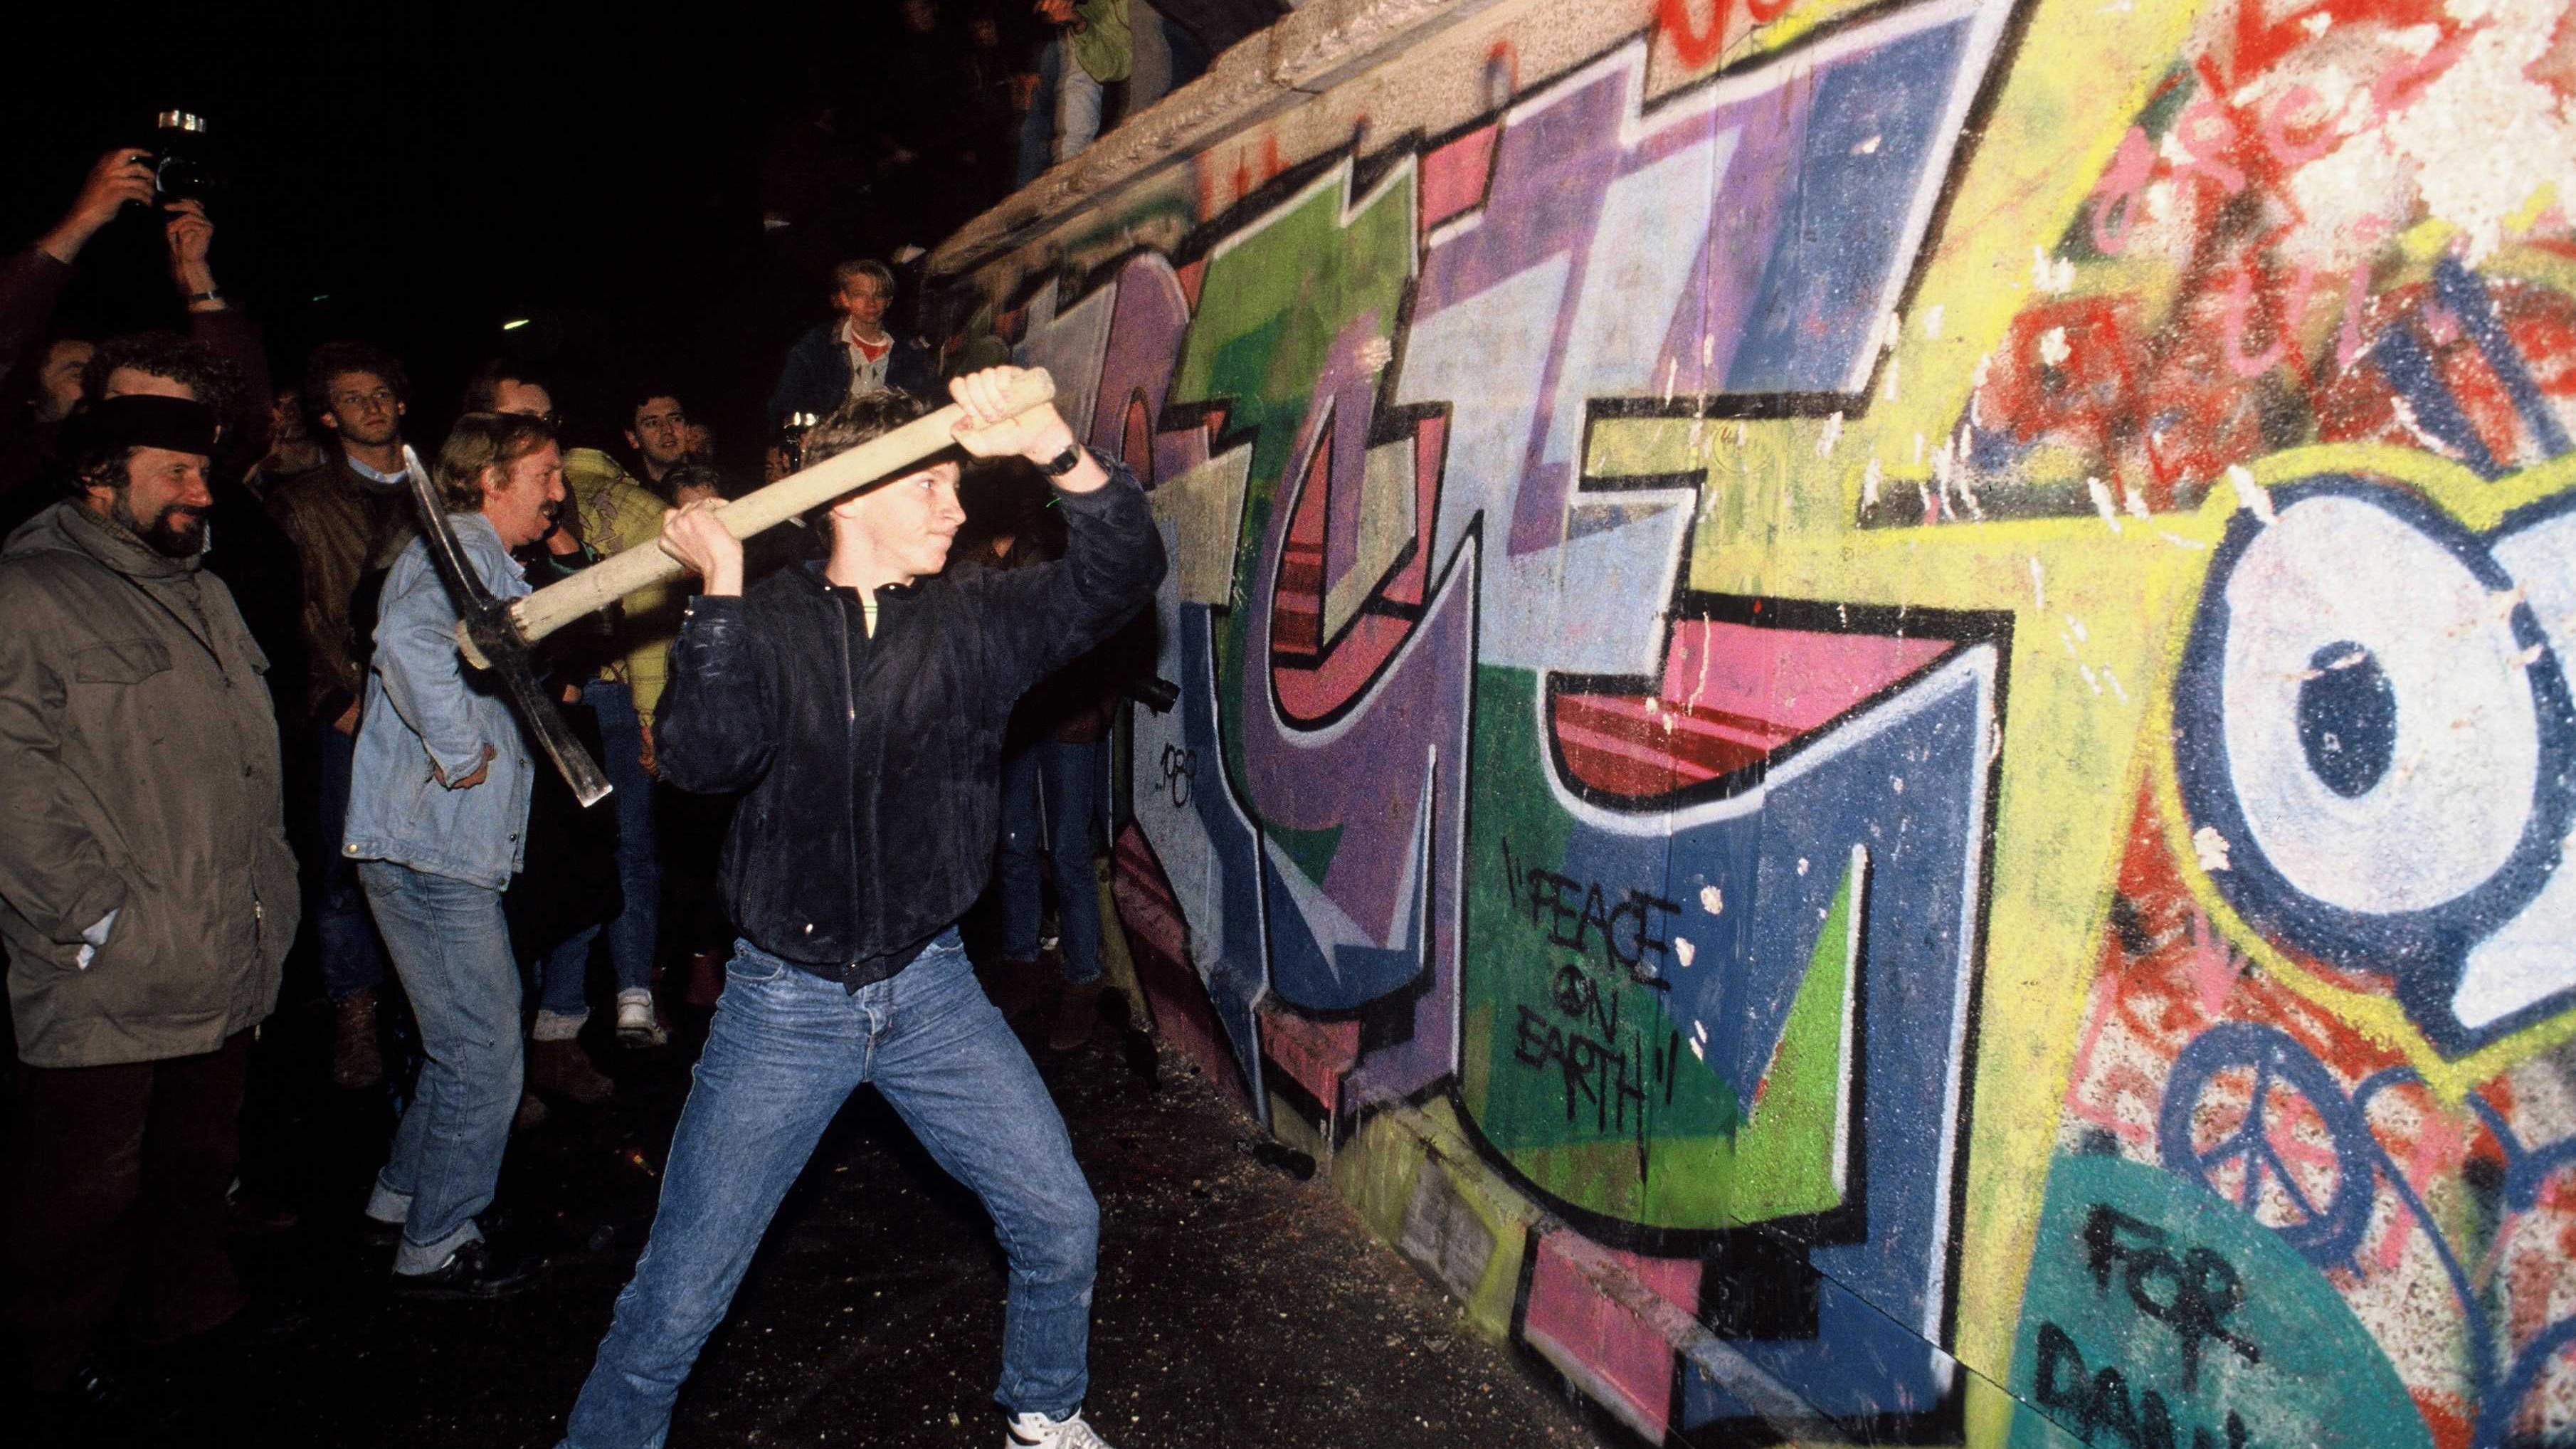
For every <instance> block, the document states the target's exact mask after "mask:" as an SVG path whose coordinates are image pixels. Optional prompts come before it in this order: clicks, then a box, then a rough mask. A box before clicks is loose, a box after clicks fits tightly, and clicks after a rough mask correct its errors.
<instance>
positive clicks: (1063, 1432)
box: [1002, 1409, 1114, 1449]
mask: <svg viewBox="0 0 2576 1449" xmlns="http://www.w3.org/2000/svg"><path fill="white" fill-rule="evenodd" d="M1002 1449H1114V1446H1112V1445H1111V1444H1110V1442H1109V1441H1108V1440H1106V1439H1103V1438H1101V1437H1100V1435H1099V1433H1098V1431H1096V1430H1094V1429H1093V1428H1092V1427H1091V1426H1090V1425H1089V1424H1086V1423H1084V1422H1082V1411H1081V1410H1080V1409H1076V1410H1074V1411H1073V1412H1072V1413H1071V1414H1069V1415H1067V1416H1065V1417H1064V1418H1061V1419H1050V1418H1048V1417H1047V1416H1046V1415H1044V1414H1013V1415H1012V1416H1011V1423H1010V1431H1009V1436H1008V1437H1007V1438H1005V1439H1003V1441H1002Z"/></svg>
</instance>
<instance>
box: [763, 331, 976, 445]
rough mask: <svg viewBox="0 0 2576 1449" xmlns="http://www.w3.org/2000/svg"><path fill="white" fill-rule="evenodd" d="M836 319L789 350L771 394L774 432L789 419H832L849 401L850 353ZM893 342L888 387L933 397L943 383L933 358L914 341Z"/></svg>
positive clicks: (888, 360) (899, 337) (800, 340)
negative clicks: (810, 416)
mask: <svg viewBox="0 0 2576 1449" xmlns="http://www.w3.org/2000/svg"><path fill="white" fill-rule="evenodd" d="M844 325H845V324H844V323H843V321H842V320H841V319H840V318H838V317H835V318H833V319H832V320H831V321H829V322H821V323H817V324H815V326H814V327H812V328H811V329H810V330H808V331H807V332H806V334H805V335H804V336H802V337H799V338H797V339H796V345H795V346H793V347H791V348H788V349H787V365H786V366H785V367H782V368H780V369H779V370H778V386H776V387H774V388H771V389H770V390H769V421H770V423H771V424H772V425H773V426H775V425H776V424H777V423H778V422H779V420H780V419H782V418H785V417H786V416H787V415H788V414H789V413H816V414H822V413H828V412H830V411H832V410H833V409H834V408H837V407H839V406H840V405H841V404H842V403H843V402H845V401H847V400H848V398H849V396H850V350H849V349H848V348H847V347H844V346H842V345H841V328H842V327H843V326H844ZM887 335H888V336H890V337H894V356H892V357H890V358H887V359H886V386H888V387H891V388H896V389H899V390H901V391H904V392H908V393H911V394H912V395H913V396H915V397H930V396H933V390H934V389H935V388H936V387H937V386H938V384H939V379H938V378H937V377H936V376H934V375H933V374H932V373H931V370H930V354H929V353H928V352H927V351H925V350H923V348H922V345H921V344H920V343H918V342H915V341H913V340H912V339H911V338H909V337H903V336H898V335H896V334H895V333H893V332H892V331H891V330H889V331H888V333H887Z"/></svg>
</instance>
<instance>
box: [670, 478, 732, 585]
mask: <svg viewBox="0 0 2576 1449" xmlns="http://www.w3.org/2000/svg"><path fill="white" fill-rule="evenodd" d="M723 506H724V501H723V500H722V499H717V498H701V499H699V500H698V501H697V502H695V503H692V504H690V505H688V506H687V507H685V508H674V509H672V510H671V511H670V512H668V513H665V514H663V515H662V552H664V553H667V554H669V555H670V556H671V557H673V558H675V559H678V560H679V561H680V565H681V567H683V568H685V569H687V570H688V571H689V572H691V573H693V574H696V575H697V576H698V578H699V580H700V584H701V586H700V588H699V589H698V592H699V593H700V594H702V595H707V596H722V595H727V594H739V593H741V592H742V540H741V539H738V538H736V537H734V536H733V531H732V530H731V529H728V528H726V527H725V526H724V523H723V521H722V520H720V519H718V518H717V517H716V510H717V509H719V508H722V507H723Z"/></svg>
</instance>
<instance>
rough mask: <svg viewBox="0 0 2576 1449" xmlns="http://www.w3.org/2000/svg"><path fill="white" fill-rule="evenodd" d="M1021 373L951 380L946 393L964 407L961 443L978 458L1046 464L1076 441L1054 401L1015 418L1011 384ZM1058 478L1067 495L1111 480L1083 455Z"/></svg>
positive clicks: (1002, 370) (990, 372)
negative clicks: (1015, 458)
mask: <svg viewBox="0 0 2576 1449" xmlns="http://www.w3.org/2000/svg"><path fill="white" fill-rule="evenodd" d="M1020 372H1021V369H1019V368H1016V367H988V368H985V369H984V370H983V371H981V372H970V373H966V374H965V375H963V376H960V377H954V378H950V379H949V381H948V395H949V396H950V397H953V398H955V399H956V400H957V406H959V407H960V408H963V409H965V411H966V416H965V417H964V418H962V419H960V420H959V422H958V424H957V446H959V447H961V448H964V449H965V450H966V451H967V452H969V453H972V454H974V455H975V456H977V457H979V458H1005V457H1019V458H1026V459H1028V460H1029V461H1030V462H1032V463H1039V464H1045V463H1051V462H1053V461H1055V460H1056V459H1057V458H1058V457H1060V456H1062V455H1063V453H1064V450H1065V449H1067V448H1070V447H1072V446H1073V445H1074V436H1073V429H1072V428H1071V427H1070V426H1068V425H1067V424H1066V423H1065V420H1064V415H1063V414H1061V413H1059V412H1057V411H1056V410H1055V404H1054V403H1051V402H1050V403H1044V404H1041V405H1040V406H1037V407H1033V408H1031V409H1029V410H1028V411H1027V412H1024V413H1021V414H1020V415H1019V416H1017V417H1013V416H1011V400H1010V399H1011V384H1012V382H1013V381H1014V380H1016V379H1017V378H1018V377H1019V376H1020ZM1054 481H1055V486H1056V487H1058V488H1061V489H1063V490H1064V491H1066V492H1067V493H1088V492H1090V491H1091V490H1092V489H1094V488H1097V487H1099V486H1100V485H1101V484H1103V483H1105V482H1107V481H1109V475H1108V474H1107V473H1104V472H1102V471H1101V468H1100V465H1099V464H1098V463H1096V462H1094V461H1092V458H1091V455H1090V454H1088V453H1085V454H1083V455H1082V456H1081V459H1080V460H1079V461H1078V462H1076V463H1075V465H1074V469H1073V471H1072V472H1070V473H1067V474H1065V475H1063V476H1062V477H1059V478H1056V479H1055V480H1054Z"/></svg>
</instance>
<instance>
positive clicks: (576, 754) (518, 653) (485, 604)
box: [403, 444, 610, 806]
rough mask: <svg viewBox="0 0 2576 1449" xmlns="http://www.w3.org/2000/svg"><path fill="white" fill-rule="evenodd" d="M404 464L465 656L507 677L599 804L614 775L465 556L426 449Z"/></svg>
mask: <svg viewBox="0 0 2576 1449" xmlns="http://www.w3.org/2000/svg"><path fill="white" fill-rule="evenodd" d="M403 467H404V468H405V469H406V470H407V471H408V472H409V474H410V477H411V501H412V508H413V510H414V511H415V512H417V513H418V514H419V515H420V533H421V537H422V538H424V539H426V540H428V543H429V559H430V562H431V563H432V564H435V565H436V566H437V568H438V577H439V579H440V580H441V581H442V582H444V583H445V584H446V585H447V597H448V598H449V599H450V600H452V601H454V603H455V605H456V621H457V623H456V637H457V641H458V643H459V645H460V646H461V647H463V649H464V653H465V656H466V658H467V659H468V660H470V661H471V662H472V663H474V664H475V665H476V666H478V667H480V668H483V669H488V670H490V671H492V672H493V673H494V674H497V675H499V676H501V683H502V684H503V686H504V687H506V688H507V689H508V690H509V691H510V699H511V702H512V703H514V704H516V705H517V706H518V707H519V721H520V723H522V724H523V725H525V726H526V727H527V730H528V733H529V734H531V735H534V736H535V737H536V740H537V745H538V747H539V748H540V749H543V750H544V751H545V752H546V758H547V759H549V760H552V761H554V766H555V769H556V770H557V771H559V772H561V773H562V775H563V778H564V783H565V784H567V785H570V786H571V787H572V793H573V797H574V798H575V799H577V800H579V801H580V802H581V803H582V804H583V805H585V806H588V805H595V804H597V803H598V802H599V801H600V800H601V799H603V798H604V797H606V796H607V794H608V791H609V788H610V787H609V784H608V777H607V776H606V775H603V774H601V773H600V770H599V762H598V761H596V760H594V759H592V758H591V757H590V751H588V750H586V749H584V748H582V744H581V741H580V740H579V739H578V738H576V737H575V736H574V735H573V732H572V726H570V725H569V724H566V723H565V722H564V717H563V711H561V710H559V709H557V708H555V702H554V699H553V698H552V696H550V695H548V694H547V692H546V688H545V685H544V684H543V683H541V682H540V681H539V680H538V678H537V670H536V659H535V649H534V647H533V646H532V645H530V644H529V643H528V641H527V640H526V638H525V637H524V636H522V634H521V633H520V631H519V626H518V623H517V621H516V620H514V619H513V618H512V617H511V615H510V606H509V605H508V604H506V603H504V602H502V601H501V600H499V599H496V598H494V597H492V591H491V590H489V589H486V588H484V587H483V580H482V579H480V578H479V577H477V576H476V575H475V572H474V566H473V564H472V563H471V562H470V561H469V560H468V559H467V558H466V557H465V546H464V544H463V543H461V542H460V541H458V539H457V537H456V525H455V523H454V522H453V521H451V520H450V519H449V518H448V516H447V509H446V506H445V505H444V504H443V503H442V502H441V501H440V499H439V496H438V488H437V485H435V484H433V483H432V482H431V481H430V478H429V470H428V469H427V468H424V467H422V466H421V462H420V455H419V454H417V453H414V452H413V451H412V450H411V446H410V445H409V444H405V445H404V446H403Z"/></svg>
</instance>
